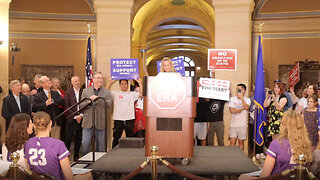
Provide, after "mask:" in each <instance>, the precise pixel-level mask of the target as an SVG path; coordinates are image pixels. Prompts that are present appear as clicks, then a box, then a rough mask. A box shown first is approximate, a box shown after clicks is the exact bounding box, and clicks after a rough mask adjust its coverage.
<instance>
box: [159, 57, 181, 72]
mask: <svg viewBox="0 0 320 180" xmlns="http://www.w3.org/2000/svg"><path fill="white" fill-rule="evenodd" d="M160 72H177V71H176V69H175V68H174V65H173V62H172V60H171V59H170V58H168V57H164V58H163V59H162V61H161V65H160Z"/></svg>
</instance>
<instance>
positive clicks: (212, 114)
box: [207, 99, 226, 122]
mask: <svg viewBox="0 0 320 180" xmlns="http://www.w3.org/2000/svg"><path fill="white" fill-rule="evenodd" d="M225 103H226V101H223V100H219V99H210V100H209V102H208V108H209V109H208V114H207V121H208V122H218V121H223V110H224V104H225Z"/></svg>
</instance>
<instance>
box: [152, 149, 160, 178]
mask: <svg viewBox="0 0 320 180" xmlns="http://www.w3.org/2000/svg"><path fill="white" fill-rule="evenodd" d="M150 150H151V153H152V157H151V166H152V180H157V179H158V173H157V159H158V158H157V154H158V150H159V149H158V147H157V146H152V147H151V148H150Z"/></svg>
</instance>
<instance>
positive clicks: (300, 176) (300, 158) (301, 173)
mask: <svg viewBox="0 0 320 180" xmlns="http://www.w3.org/2000/svg"><path fill="white" fill-rule="evenodd" d="M297 159H298V167H297V176H298V178H297V179H298V180H302V179H303V177H304V172H305V170H306V168H305V167H304V166H303V165H304V163H305V162H306V158H305V157H304V155H302V154H301V155H299V156H298V158H297Z"/></svg>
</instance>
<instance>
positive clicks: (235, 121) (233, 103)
mask: <svg viewBox="0 0 320 180" xmlns="http://www.w3.org/2000/svg"><path fill="white" fill-rule="evenodd" d="M244 100H245V102H246V103H247V104H248V106H250V103H251V100H250V99H249V98H247V97H244ZM229 107H232V108H235V109H242V108H243V104H242V101H241V99H238V97H237V96H234V97H231V98H230V101H229ZM246 126H248V111H247V110H243V111H241V112H240V113H236V114H234V113H232V114H231V123H230V127H246Z"/></svg>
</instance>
